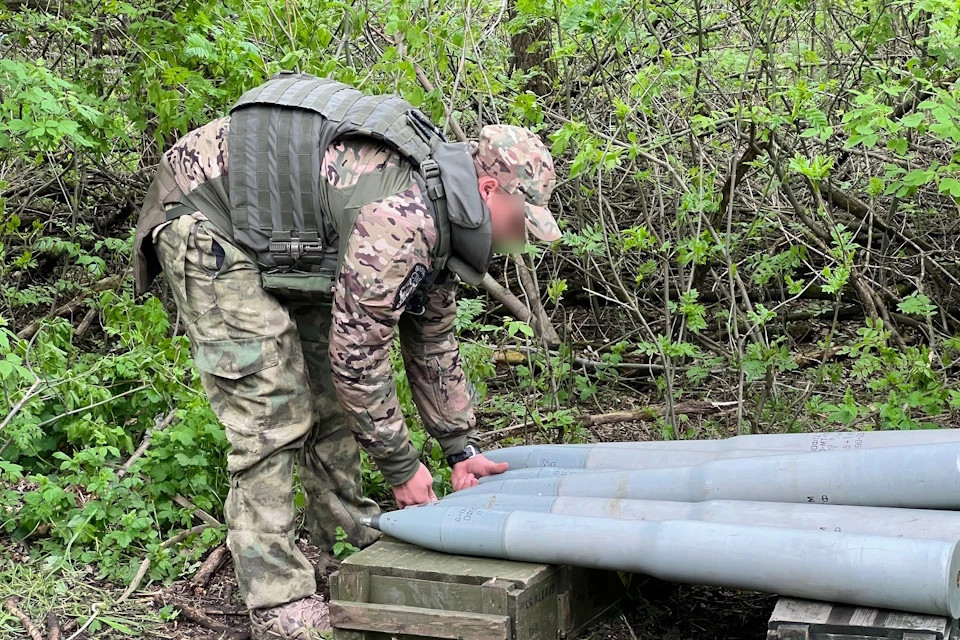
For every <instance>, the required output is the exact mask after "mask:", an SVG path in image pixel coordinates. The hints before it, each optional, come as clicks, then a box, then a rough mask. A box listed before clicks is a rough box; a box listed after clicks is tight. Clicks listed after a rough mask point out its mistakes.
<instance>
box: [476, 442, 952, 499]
mask: <svg viewBox="0 0 960 640" xmlns="http://www.w3.org/2000/svg"><path fill="white" fill-rule="evenodd" d="M464 491H465V492H472V493H512V494H522V495H544V496H577V497H584V498H625V499H635V500H668V501H675V502H703V501H705V500H754V501H760V502H795V503H814V504H815V503H821V504H841V505H859V506H868V507H904V508H914V509H960V444H956V443H953V444H929V445H917V446H910V447H890V448H885V449H861V450H853V451H831V452H828V453H821V454H817V455H807V454H802V453H801V454H791V455H784V456H762V457H756V458H737V459H732V460H716V461H713V462H705V463H703V464H700V465H696V466H690V467H673V468H668V469H649V470H646V471H624V472H607V473H585V474H570V475H566V476H563V477H560V478H548V479H526V480H496V481H493V482H486V483H484V484H481V485H479V486H476V487H472V488H470V489H464Z"/></svg>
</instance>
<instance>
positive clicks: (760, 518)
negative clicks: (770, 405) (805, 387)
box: [433, 492, 960, 542]
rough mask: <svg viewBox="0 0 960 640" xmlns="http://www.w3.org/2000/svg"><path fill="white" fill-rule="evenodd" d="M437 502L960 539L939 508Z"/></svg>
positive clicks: (950, 514) (470, 497)
mask: <svg viewBox="0 0 960 640" xmlns="http://www.w3.org/2000/svg"><path fill="white" fill-rule="evenodd" d="M433 504H434V505H436V506H441V507H447V506H450V505H458V506H465V507H477V508H480V509H490V510H492V511H535V512H538V513H555V514H558V515H565V516H581V517H590V518H614V519H617V520H698V521H702V522H719V523H723V524H742V525H760V526H768V527H779V528H783V529H805V530H811V531H834V532H841V533H859V534H864V535H876V536H891V537H901V538H914V539H916V540H944V541H950V542H953V541H957V540H960V512H956V511H936V510H933V509H887V508H883V507H848V506H840V505H823V504H788V503H782V502H751V501H746V500H710V501H707V502H665V501H658V500H616V499H613V500H611V499H606V498H570V497H562V496H561V497H547V496H524V495H509V494H489V495H487V494H474V493H466V494H465V493H463V492H458V493H454V494H451V495H449V496H447V497H445V498H444V499H443V500H441V501H439V502H435V503H433Z"/></svg>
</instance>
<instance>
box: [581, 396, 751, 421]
mask: <svg viewBox="0 0 960 640" xmlns="http://www.w3.org/2000/svg"><path fill="white" fill-rule="evenodd" d="M736 406H737V402H736V401H735V400H734V401H731V402H704V401H701V400H691V401H689V402H681V403H680V404H678V405H676V406H675V407H674V408H673V413H674V415H678V416H679V415H687V416H707V415H712V414H715V413H721V412H723V411H729V410H730V409H733V408H735V407H736ZM666 413H667V411H666V408H665V407H643V408H641V409H634V410H633V411H614V412H613V413H601V414H600V415H596V416H583V417H582V418H581V419H580V421H581V423H582V424H583V426H585V427H596V426H599V425H602V424H616V423H618V422H653V421H654V420H656V419H658V418H662V417H664V416H665V415H666Z"/></svg>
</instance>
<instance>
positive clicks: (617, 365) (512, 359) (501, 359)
mask: <svg viewBox="0 0 960 640" xmlns="http://www.w3.org/2000/svg"><path fill="white" fill-rule="evenodd" d="M490 348H491V350H493V357H492V360H493V364H502V365H508V366H516V365H521V364H526V363H527V356H526V355H524V354H526V353H536V352H537V349H533V348H530V347H522V346H521V347H515V348H510V349H495V348H493V347H490ZM550 355H556V352H554V351H551V352H550ZM573 362H574V363H575V364H578V365H581V366H584V367H589V368H591V369H602V368H605V367H610V368H613V369H624V370H631V369H634V370H637V371H649V372H651V373H654V372H656V373H662V372H663V371H665V370H666V369H665V368H664V366H663V365H662V364H654V363H648V362H602V361H600V360H589V359H587V358H582V357H580V356H574V358H573ZM692 368H693V367H683V366H679V367H672V368H671V370H672V371H681V372H682V371H689V370H690V369H692ZM723 371H724V370H723V369H711V370H710V373H723Z"/></svg>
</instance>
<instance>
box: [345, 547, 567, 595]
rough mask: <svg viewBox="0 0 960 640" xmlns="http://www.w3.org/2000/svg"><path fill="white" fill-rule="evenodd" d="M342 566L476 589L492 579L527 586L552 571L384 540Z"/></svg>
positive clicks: (540, 565)
mask: <svg viewBox="0 0 960 640" xmlns="http://www.w3.org/2000/svg"><path fill="white" fill-rule="evenodd" d="M343 566H351V567H358V568H359V567H367V568H370V569H371V570H372V571H373V572H374V573H378V574H383V575H392V576H395V577H401V578H420V579H423V580H436V581H438V582H459V583H461V584H475V585H481V584H483V583H484V582H486V581H487V580H489V579H491V578H503V579H505V580H512V581H513V582H516V583H519V584H522V585H530V584H533V583H536V582H538V581H540V580H543V579H544V574H546V573H549V572H550V571H552V570H554V568H553V567H551V566H550V565H545V564H537V563H532V562H515V561H513V560H500V559H498V558H475V557H469V556H458V555H451V554H446V553H439V552H437V551H430V550H428V549H421V548H420V547H415V546H413V545H409V544H405V543H403V542H396V541H393V540H383V539H381V540H379V541H378V542H376V543H375V544H373V545H371V546H369V547H367V548H366V549H364V550H363V551H361V552H360V553H356V554H354V555H352V556H350V557H349V558H347V559H346V560H344V562H343Z"/></svg>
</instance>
